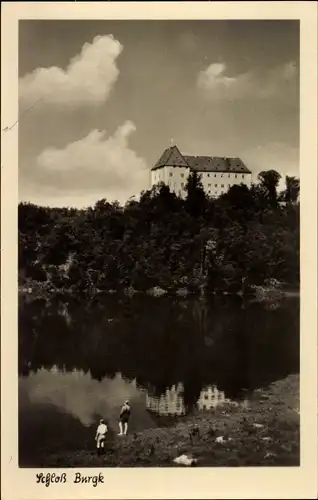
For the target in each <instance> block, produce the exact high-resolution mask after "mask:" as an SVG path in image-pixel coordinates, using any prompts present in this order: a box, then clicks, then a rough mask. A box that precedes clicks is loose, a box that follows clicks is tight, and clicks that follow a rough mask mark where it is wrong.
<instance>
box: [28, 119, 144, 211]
mask: <svg viewBox="0 0 318 500" xmlns="http://www.w3.org/2000/svg"><path fill="white" fill-rule="evenodd" d="M135 130H136V127H135V125H134V124H133V123H132V122H131V121H126V122H125V123H123V124H122V125H121V126H120V127H118V128H117V130H116V131H115V132H114V134H113V135H110V136H107V133H106V132H105V131H99V130H93V131H92V132H90V133H89V134H88V135H87V136H86V137H84V138H82V139H80V140H77V141H75V142H72V143H70V144H67V145H66V146H65V147H64V148H62V149H57V148H47V149H45V150H43V151H42V152H41V153H40V154H39V155H38V157H37V159H36V162H35V167H33V168H31V167H29V168H26V167H24V169H23V173H22V175H23V177H24V178H23V186H24V188H23V189H24V192H23V193H22V196H23V199H24V200H26V201H32V202H34V203H39V202H40V203H41V204H50V205H52V204H53V205H55V206H60V205H62V206H65V204H66V205H69V206H81V207H82V206H88V205H91V204H93V203H95V202H96V201H97V200H98V199H101V198H107V199H108V200H109V201H113V200H118V201H120V202H121V203H124V202H125V201H126V200H127V199H128V198H129V197H131V196H133V195H138V194H139V193H140V191H141V190H142V189H147V188H148V187H149V186H148V183H149V170H148V168H147V165H146V162H145V161H144V159H143V158H141V157H139V156H138V154H137V153H136V152H135V151H134V150H133V149H132V148H131V147H130V146H129V138H130V135H131V134H132V133H133V132H134V131H135Z"/></svg>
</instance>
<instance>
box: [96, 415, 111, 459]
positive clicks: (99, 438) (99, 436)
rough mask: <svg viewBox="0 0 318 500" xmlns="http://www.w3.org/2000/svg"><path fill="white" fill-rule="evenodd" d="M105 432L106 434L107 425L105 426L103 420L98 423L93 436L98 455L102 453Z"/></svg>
mask: <svg viewBox="0 0 318 500" xmlns="http://www.w3.org/2000/svg"><path fill="white" fill-rule="evenodd" d="M107 432H108V429H107V425H106V424H105V422H104V420H103V419H101V420H100V422H99V426H98V427H97V431H96V436H95V441H96V447H97V453H98V455H100V454H101V452H104V449H105V439H106V434H107Z"/></svg>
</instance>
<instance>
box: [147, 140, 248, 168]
mask: <svg viewBox="0 0 318 500" xmlns="http://www.w3.org/2000/svg"><path fill="white" fill-rule="evenodd" d="M166 166H171V167H189V168H190V169H191V170H195V171H197V172H229V173H230V172H233V173H241V174H244V173H246V174H251V171H250V170H249V169H248V168H247V167H246V165H245V164H244V163H243V161H242V160H241V159H240V158H227V157H219V156H189V155H182V154H181V153H180V151H179V149H178V148H177V146H171V147H170V148H167V149H165V151H164V152H163V154H162V155H161V157H160V158H159V160H158V161H157V163H156V164H155V166H154V167H153V168H152V169H151V170H157V169H158V168H162V167H166Z"/></svg>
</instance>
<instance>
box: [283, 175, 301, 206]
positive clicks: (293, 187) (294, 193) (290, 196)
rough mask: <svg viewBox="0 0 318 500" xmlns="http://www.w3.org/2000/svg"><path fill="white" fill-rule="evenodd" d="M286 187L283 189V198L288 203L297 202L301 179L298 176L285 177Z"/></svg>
mask: <svg viewBox="0 0 318 500" xmlns="http://www.w3.org/2000/svg"><path fill="white" fill-rule="evenodd" d="M285 184H286V189H285V190H284V191H283V193H282V194H283V200H284V201H286V202H287V203H297V201H298V197H299V191H300V184H299V179H297V178H296V177H289V176H288V175H286V177H285Z"/></svg>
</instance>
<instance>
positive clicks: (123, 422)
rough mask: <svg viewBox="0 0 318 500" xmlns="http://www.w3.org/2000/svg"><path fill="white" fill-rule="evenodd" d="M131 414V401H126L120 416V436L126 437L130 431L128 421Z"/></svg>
mask: <svg viewBox="0 0 318 500" xmlns="http://www.w3.org/2000/svg"><path fill="white" fill-rule="evenodd" d="M130 413H131V406H130V404H129V401H125V403H124V405H123V406H122V409H121V412H120V415H119V434H118V436H123V435H124V436H126V434H127V431H128V421H129V417H130Z"/></svg>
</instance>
